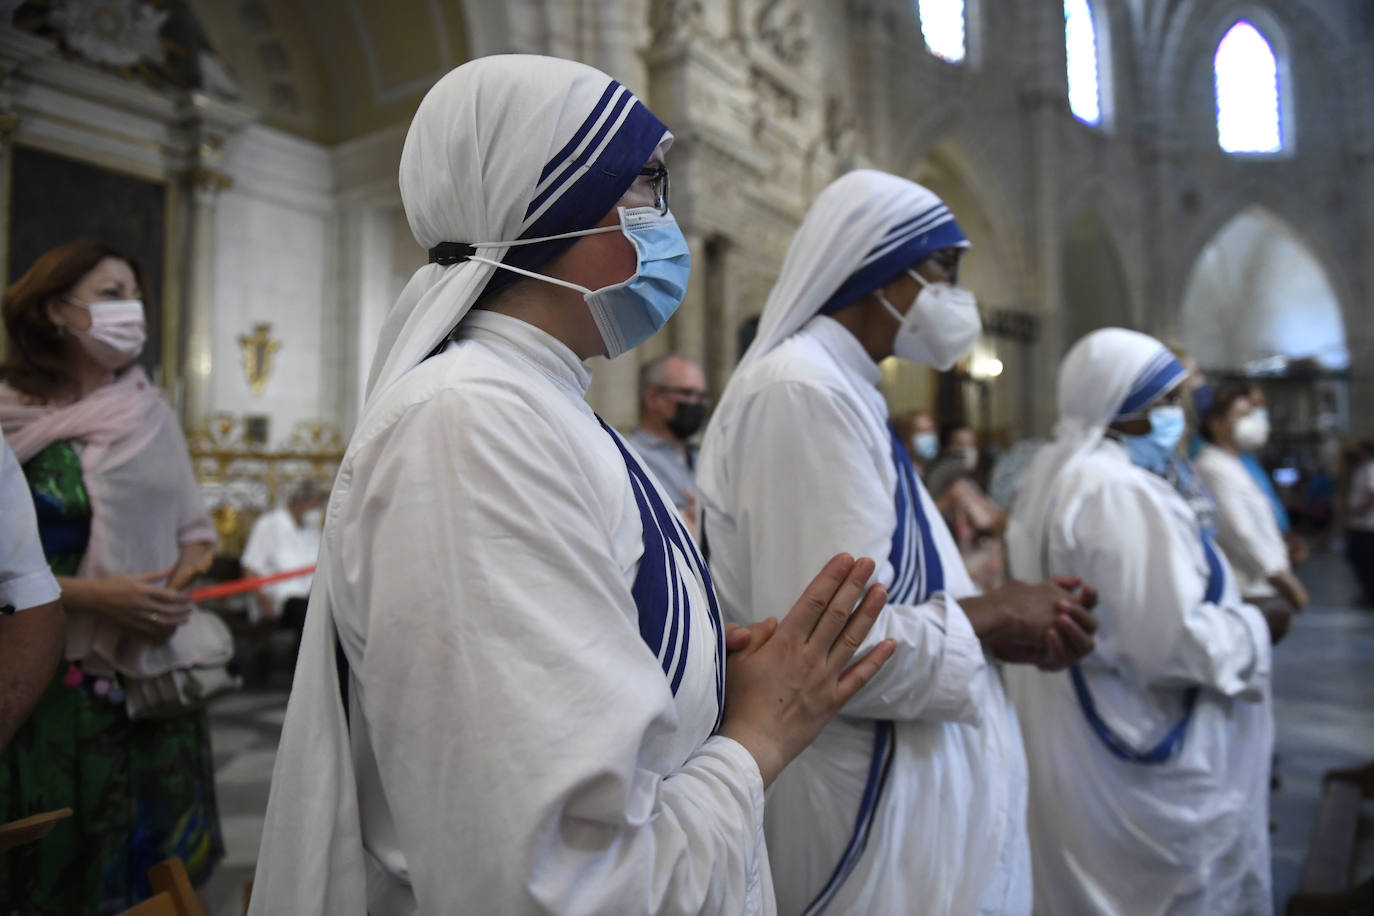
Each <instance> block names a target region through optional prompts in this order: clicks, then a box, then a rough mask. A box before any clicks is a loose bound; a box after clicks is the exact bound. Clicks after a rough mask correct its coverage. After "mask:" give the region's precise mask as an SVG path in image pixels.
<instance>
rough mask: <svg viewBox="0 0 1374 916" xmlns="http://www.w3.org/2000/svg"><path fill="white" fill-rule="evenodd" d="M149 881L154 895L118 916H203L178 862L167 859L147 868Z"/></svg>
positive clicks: (173, 859) (183, 870)
mask: <svg viewBox="0 0 1374 916" xmlns="http://www.w3.org/2000/svg"><path fill="white" fill-rule="evenodd" d="M148 882H149V883H150V884H152V886H153V891H154V893H153V896H152V897H149V898H148V899H147V900H145V901H143V902H142V903H140V904H137V905H136V906H133V907H130V908H129V909H127V910H125V911H124V912H123V913H121V914H120V916H205V911H204V910H202V909H201V908H200V901H199V900H198V899H197V898H196V891H195V888H193V887H191V878H190V876H189V875H187V874H186V866H185V865H184V864H182V861H181V860H180V859H178V858H175V857H173V858H171V859H166V860H164V861H162V862H159V863H157V864H156V865H154V866H153V867H152V868H150V869H148Z"/></svg>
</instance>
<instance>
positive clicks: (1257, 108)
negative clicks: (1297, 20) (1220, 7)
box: [1212, 19, 1283, 153]
mask: <svg viewBox="0 0 1374 916" xmlns="http://www.w3.org/2000/svg"><path fill="white" fill-rule="evenodd" d="M1212 63H1213V69H1214V70H1215V73H1216V86H1217V142H1218V143H1220V144H1221V148H1222V149H1224V150H1226V152H1228V153H1276V152H1278V151H1279V150H1280V149H1282V148H1283V134H1282V131H1281V130H1280V122H1279V64H1278V59H1277V58H1276V57H1275V56H1274V49H1273V47H1272V46H1271V45H1270V44H1269V42H1268V40H1266V39H1265V37H1264V36H1263V35H1261V34H1260V31H1259V29H1256V28H1255V27H1254V26H1253V25H1251V24H1250V23H1249V22H1246V21H1245V20H1244V19H1241V20H1240V21H1238V22H1237V23H1236V24H1235V25H1233V26H1231V28H1230V29H1229V30H1228V31H1227V32H1226V34H1225V35H1224V36H1222V39H1221V42H1220V43H1219V44H1217V53H1216V57H1215V58H1213V62H1212Z"/></svg>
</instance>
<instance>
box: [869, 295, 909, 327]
mask: <svg viewBox="0 0 1374 916" xmlns="http://www.w3.org/2000/svg"><path fill="white" fill-rule="evenodd" d="M873 295H875V296H877V297H878V301H879V302H881V303H882V304H883V308H885V309H887V313H888V314H889V315H891V316H892V317H893V318H894V319H895V320H896V321H897V323H898V324H901V323H902V322H903V321H904V320H905V318H906V316H904V315H903V314H902V313H901V312H899V311H897V309H896V307H895V306H893V304H892V303H891V302H888V301H887V297H886V296H884V295H883V291H882V290H880V289H875V290H874V291H873Z"/></svg>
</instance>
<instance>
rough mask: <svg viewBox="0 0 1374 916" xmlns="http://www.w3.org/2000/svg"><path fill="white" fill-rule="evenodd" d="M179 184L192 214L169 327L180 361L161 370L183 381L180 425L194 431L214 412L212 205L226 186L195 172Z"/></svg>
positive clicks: (225, 180)
mask: <svg viewBox="0 0 1374 916" xmlns="http://www.w3.org/2000/svg"><path fill="white" fill-rule="evenodd" d="M183 184H184V187H185V189H186V192H187V197H188V198H189V201H188V203H189V208H190V213H189V215H188V219H187V224H186V234H185V236H184V238H185V240H186V241H185V249H184V251H183V254H182V265H183V267H182V277H183V284H182V289H183V290H184V293H185V295H184V299H183V302H182V308H181V314H180V315H175V314H174V315H173V317H172V321H171V322H170V326H169V330H170V331H171V332H172V333H173V335H175V336H178V337H180V339H181V341H182V348H181V352H182V356H183V361H182V363H181V365H172V366H167V367H165V369H164V372H163V375H164V377H165V378H166V379H167V380H168V382H169V384H171V380H172V379H174V378H178V377H179V378H180V379H181V382H182V385H181V387H180V388H179V390H178V393H179V395H180V398H179V400H180V402H181V413H182V423H183V424H184V425H185V428H186V429H188V430H196V429H199V428H200V426H201V424H202V423H204V422H205V419H206V417H208V416H209V415H210V413H211V412H212V411H213V409H214V408H213V404H212V397H211V387H210V373H211V372H212V371H213V370H214V339H213V335H214V330H215V329H214V308H215V248H214V238H215V202H216V199H217V198H218V197H219V193H220V192H221V191H223V190H224V189H225V188H227V187H228V186H229V184H230V180H229V177H228V176H227V175H225V174H223V173H222V172H217V171H215V170H213V169H208V168H204V167H196V168H192V169H191V170H190V171H188V172H187V173H186V174H185V176H184V182H183ZM229 368H230V367H227V366H226V367H225V369H226V370H228V369H229Z"/></svg>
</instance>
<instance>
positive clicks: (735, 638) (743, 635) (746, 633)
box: [725, 617, 778, 654]
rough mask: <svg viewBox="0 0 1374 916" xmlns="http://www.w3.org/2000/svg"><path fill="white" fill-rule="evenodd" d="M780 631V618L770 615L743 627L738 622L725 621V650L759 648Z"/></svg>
mask: <svg viewBox="0 0 1374 916" xmlns="http://www.w3.org/2000/svg"><path fill="white" fill-rule="evenodd" d="M777 631H778V618H776V617H769V618H768V619H767V620H760V621H758V622H756V623H751V624H749V626H747V627H742V626H740V625H739V624H737V623H731V622H730V621H728V620H727V621H725V651H726V652H728V653H732V654H733V653H735V652H743V651H744V650H745V649H748V648H750V647H751V646H752V647H753V648H758V647H759V646H761V645H763V644H764V643H765V642H767V641H768V640H769V638H771V637H772V635H773V634H774V633H776V632H777Z"/></svg>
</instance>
